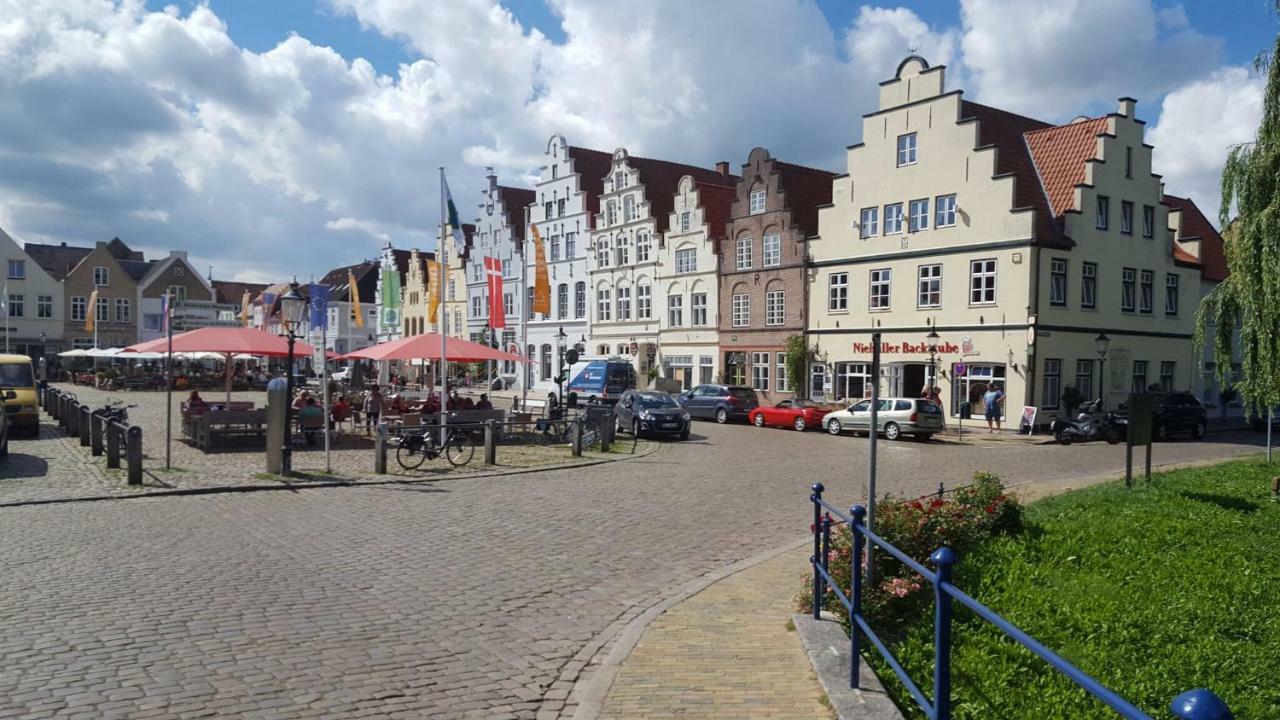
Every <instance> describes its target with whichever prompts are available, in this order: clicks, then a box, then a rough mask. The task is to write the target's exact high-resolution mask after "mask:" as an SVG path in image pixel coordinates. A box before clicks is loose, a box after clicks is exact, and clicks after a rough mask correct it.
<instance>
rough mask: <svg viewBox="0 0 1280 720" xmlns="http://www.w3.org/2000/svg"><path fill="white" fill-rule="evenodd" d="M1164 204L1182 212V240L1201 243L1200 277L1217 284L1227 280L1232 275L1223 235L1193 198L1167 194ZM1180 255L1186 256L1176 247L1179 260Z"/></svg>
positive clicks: (1175, 254)
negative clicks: (1228, 267) (1228, 266)
mask: <svg viewBox="0 0 1280 720" xmlns="http://www.w3.org/2000/svg"><path fill="white" fill-rule="evenodd" d="M1164 204H1165V205H1168V206H1169V207H1170V208H1171V209H1173V210H1179V211H1181V212H1180V215H1179V217H1180V222H1181V224H1182V228H1181V233H1180V235H1181V237H1182V239H1184V240H1199V241H1200V258H1199V264H1200V266H1201V269H1200V276H1201V277H1203V278H1204V279H1206V280H1213V281H1215V282H1221V281H1223V280H1226V279H1227V275H1228V274H1229V273H1230V271H1229V270H1228V269H1227V253H1226V248H1225V247H1224V246H1223V242H1222V235H1220V234H1219V233H1218V231H1217V230H1215V229H1214V228H1213V224H1212V223H1210V222H1209V219H1208V218H1206V217H1205V216H1204V213H1202V212H1200V208H1198V207H1196V204H1195V203H1194V202H1192V201H1191V198H1184V197H1178V196H1177V195H1169V194H1165V196H1164ZM1179 253H1181V254H1183V255H1186V253H1184V252H1183V251H1182V250H1179V249H1178V248H1177V247H1176V246H1175V247H1174V258H1175V259H1177V258H1178V255H1179ZM1188 257H1189V256H1188ZM1192 260H1195V258H1192Z"/></svg>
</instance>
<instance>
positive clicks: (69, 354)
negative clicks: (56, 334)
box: [58, 348, 93, 358]
mask: <svg viewBox="0 0 1280 720" xmlns="http://www.w3.org/2000/svg"><path fill="white" fill-rule="evenodd" d="M58 357H65V358H78V357H93V356H92V355H90V354H89V351H88V350H83V349H79V348H77V349H75V350H64V351H63V352H60V353H58Z"/></svg>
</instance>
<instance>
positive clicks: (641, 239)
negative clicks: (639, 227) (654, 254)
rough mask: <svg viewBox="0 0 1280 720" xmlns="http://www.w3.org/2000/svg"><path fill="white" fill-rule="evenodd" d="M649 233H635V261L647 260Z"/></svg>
mask: <svg viewBox="0 0 1280 720" xmlns="http://www.w3.org/2000/svg"><path fill="white" fill-rule="evenodd" d="M650 245H651V243H650V242H649V233H647V232H640V233H638V234H637V235H636V262H638V263H642V262H649V248H650Z"/></svg>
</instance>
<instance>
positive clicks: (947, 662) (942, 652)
mask: <svg viewBox="0 0 1280 720" xmlns="http://www.w3.org/2000/svg"><path fill="white" fill-rule="evenodd" d="M825 489H826V488H824V487H823V485H822V483H816V484H814V486H813V488H812V490H813V494H812V495H810V496H809V500H810V501H811V502H812V503H813V556H812V557H811V558H809V564H810V565H812V566H813V617H814V619H815V620H816V619H820V618H821V614H822V600H823V597H824V596H825V595H826V593H827V590H828V589H830V590H831V593H832V595H834V596H835V597H836V599H837V600H839V601H840V604H841V605H844V607H845V609H846V610H848V612H849V620H850V622H849V686H850V687H851V688H854V689H857V688H858V687H859V681H858V673H859V669H860V667H859V666H860V663H861V661H862V658H861V653H862V638H863V637H864V636H865V637H866V639H867V640H870V641H871V645H872V646H873V647H874V648H875V649H876V651H877V652H879V653H880V656H881V657H883V658H884V661H885V662H886V663H887V664H888V665H889V667H890V669H892V670H893V672H894V674H895V675H897V676H898V680H900V681H901V682H902V684H903V686H904V687H906V689H907V692H908V693H910V694H911V697H912V698H913V699H914V700H915V702H916V704H917V705H919V706H920V709H921V710H923V711H924V713H925V716H926V717H928V718H929V720H951V625H952V603H953V601H957V600H958V601H959V602H960V604H961V605H963V606H964V607H967V608H969V609H970V610H972V611H973V612H974V614H976V615H977V616H978V617H980V618H982V619H983V620H986V621H987V622H989V623H991V624H992V625H994V626H996V628H997V629H999V630H1000V631H1001V632H1003V633H1004V634H1005V635H1007V636H1009V638H1011V639H1012V640H1013V641H1014V642H1016V643H1018V644H1019V645H1021V646H1022V647H1024V648H1026V649H1028V650H1030V651H1031V652H1032V653H1033V654H1034V655H1036V656H1037V657H1039V658H1040V659H1041V660H1044V661H1045V662H1046V663H1048V664H1049V665H1050V666H1051V667H1053V668H1054V669H1055V670H1057V671H1058V672H1060V673H1062V674H1063V675H1066V676H1067V677H1068V678H1070V679H1071V681H1072V682H1074V683H1075V684H1076V685H1078V686H1080V687H1081V688H1082V689H1083V690H1084V691H1085V692H1087V693H1089V694H1090V695H1092V696H1094V697H1095V698H1097V699H1098V700H1100V701H1102V702H1103V703H1106V705H1107V706H1108V707H1110V708H1111V709H1112V710H1115V711H1116V712H1117V713H1119V714H1120V716H1121V717H1124V718H1126V719H1127V720H1152V718H1151V716H1150V715H1147V714H1146V713H1144V712H1142V711H1141V710H1139V709H1138V708H1137V707H1135V706H1134V705H1133V704H1132V703H1130V702H1129V701H1128V700H1125V699H1124V698H1122V697H1120V696H1119V695H1117V694H1116V693H1115V692H1113V691H1111V690H1110V689H1108V688H1107V687H1106V686H1104V685H1103V684H1102V683H1100V682H1098V681H1097V680H1094V679H1093V678H1092V677H1089V676H1088V675H1086V674H1085V673H1084V672H1083V671H1081V670H1080V669H1079V668H1077V667H1076V666H1075V665H1072V664H1071V663H1069V662H1067V661H1066V660H1064V659H1062V657H1060V656H1059V655H1058V654H1057V653H1055V652H1053V651H1052V650H1050V649H1049V648H1047V647H1045V646H1044V645H1042V644H1041V643H1039V642H1038V641H1037V640H1036V639H1035V638H1033V637H1031V636H1030V635H1028V634H1026V633H1025V632H1023V631H1022V630H1020V629H1018V628H1017V627H1016V626H1014V625H1013V624H1012V623H1010V622H1009V621H1008V620H1005V619H1004V618H1002V617H1000V616H999V615H997V614H996V613H995V612H993V611H992V610H991V609H990V608H988V607H987V606H985V605H983V604H982V603H980V602H978V601H977V600H974V599H973V598H971V597H969V596H968V595H966V594H965V593H964V592H963V591H961V590H960V589H959V588H957V587H956V586H955V585H953V584H952V583H951V578H952V573H953V570H954V567H955V564H956V561H957V558H956V554H955V553H954V552H952V551H951V548H948V547H941V548H938V549H937V550H935V551H934V552H933V554H932V555H930V556H929V562H931V563H932V564H933V566H934V567H935V568H937V569H936V571H933V570H929V569H928V568H926V567H925V566H924V565H922V564H920V563H918V562H916V561H915V560H914V559H912V558H911V557H909V556H908V555H906V554H905V553H903V552H902V551H901V550H899V549H898V548H896V547H894V546H893V545H890V544H889V543H888V542H886V541H885V540H884V538H882V537H880V536H879V535H876V534H875V533H874V532H872V531H871V529H870V528H868V527H867V526H866V524H865V523H864V522H863V521H864V519H865V518H866V515H867V511H866V508H864V507H862V506H861V505H855V506H853V507H852V508H850V509H849V511H848V513H847V514H846V513H845V512H843V511H841V510H840V509H839V508H837V507H835V506H834V505H832V504H830V503H828V502H827V501H826V500H823V499H822V492H823V491H824V490H825ZM824 510H825V511H826V513H825V515H824V512H823V511H824ZM833 517H834V518H837V519H839V520H840V521H842V522H844V523H846V524H848V525H849V527H850V529H851V532H852V533H853V538H852V541H853V552H852V553H851V570H852V574H851V576H852V581H851V582H850V588H849V591H848V592H847V593H846V592H845V591H844V589H843V588H841V587H840V586H839V584H838V583H837V582H836V580H835V578H833V577H832V576H831V568H830V564H829V563H830V551H831V526H832V524H833V520H832V518H833ZM867 542H870V543H872V544H873V545H875V546H876V547H879V548H881V549H883V550H884V551H885V552H887V553H889V555H891V556H893V557H894V558H896V559H897V560H899V561H900V562H901V563H902V564H903V565H906V566H907V567H909V568H911V569H912V570H913V571H915V572H916V574H918V575H920V577H922V578H924V579H925V580H928V581H929V583H930V584H932V585H933V591H934V626H933V631H934V641H933V643H934V644H933V652H934V663H933V700H932V701H930V699H929V698H928V697H926V696H925V694H924V691H923V690H921V689H920V686H919V685H917V684H916V682H915V681H914V680H913V679H912V678H911V676H910V675H908V674H907V671H906V670H905V669H904V668H903V667H902V664H901V663H900V662H898V659H897V658H896V657H894V655H893V652H892V651H890V650H889V647H888V646H887V645H885V643H884V641H883V640H881V639H880V636H879V635H877V634H876V632H875V631H874V630H872V629H871V625H870V624H869V623H868V622H867V618H866V617H865V616H864V615H863V614H862V582H863V577H862V558H863V551H864V549H865V546H866V543H867ZM1169 709H1170V712H1172V713H1173V716H1174V717H1176V718H1181V719H1182V720H1232V717H1233V716H1232V714H1231V710H1230V709H1228V708H1227V704H1226V703H1224V702H1223V701H1222V699H1221V698H1219V697H1218V696H1217V695H1214V694H1213V693H1212V692H1210V691H1208V690H1204V689H1197V690H1188V691H1187V692H1184V693H1182V694H1181V695H1179V696H1178V697H1176V698H1174V699H1173V702H1172V703H1171V705H1170V708H1169Z"/></svg>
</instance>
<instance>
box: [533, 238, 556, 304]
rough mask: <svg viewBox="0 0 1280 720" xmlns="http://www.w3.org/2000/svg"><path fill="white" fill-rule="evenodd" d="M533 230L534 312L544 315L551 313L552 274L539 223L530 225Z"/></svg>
mask: <svg viewBox="0 0 1280 720" xmlns="http://www.w3.org/2000/svg"><path fill="white" fill-rule="evenodd" d="M529 228H530V229H532V230H533V257H534V271H533V308H532V310H533V312H536V313H542V314H543V315H550V314H551V276H550V275H549V274H548V273H547V251H546V249H545V248H543V246H542V234H541V233H539V232H538V226H537V225H532V224H531V225H529Z"/></svg>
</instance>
